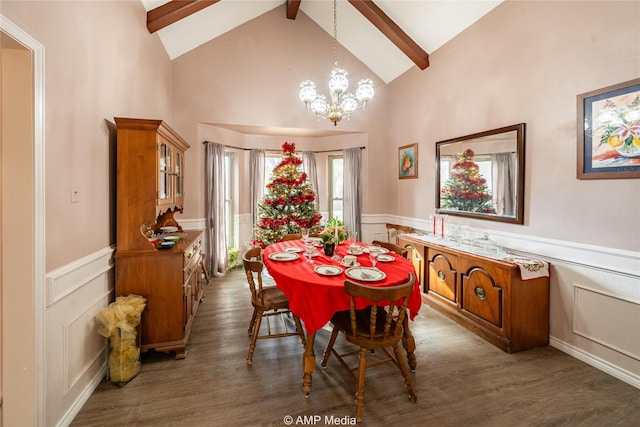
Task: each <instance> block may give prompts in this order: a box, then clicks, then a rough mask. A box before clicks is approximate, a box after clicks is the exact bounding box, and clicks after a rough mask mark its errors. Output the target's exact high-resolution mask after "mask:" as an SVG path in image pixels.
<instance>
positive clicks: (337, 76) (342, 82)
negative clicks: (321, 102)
mask: <svg viewBox="0 0 640 427" xmlns="http://www.w3.org/2000/svg"><path fill="white" fill-rule="evenodd" d="M347 74H348V73H347V71H346V70H343V69H342V68H334V69H333V70H332V71H331V74H330V75H329V90H330V91H331V92H332V93H335V94H338V95H340V94H341V93H343V92H344V91H345V90H347V88H348V87H349V80H347Z"/></svg>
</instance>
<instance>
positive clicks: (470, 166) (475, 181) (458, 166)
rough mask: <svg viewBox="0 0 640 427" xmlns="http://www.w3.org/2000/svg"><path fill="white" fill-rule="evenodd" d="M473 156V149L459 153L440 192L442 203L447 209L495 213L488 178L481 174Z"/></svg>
mask: <svg viewBox="0 0 640 427" xmlns="http://www.w3.org/2000/svg"><path fill="white" fill-rule="evenodd" d="M473 156H474V152H473V150H471V149H467V150H465V151H463V152H461V153H458V154H457V156H456V157H457V159H456V162H455V163H454V164H453V166H452V167H451V173H450V174H449V179H448V180H447V182H446V183H445V185H444V188H443V189H442V192H441V193H440V204H441V206H442V207H443V208H446V209H458V210H461V211H467V212H483V213H495V209H494V207H493V202H492V201H491V192H490V191H489V188H488V187H487V180H486V179H485V178H483V177H482V175H480V172H479V169H478V164H477V163H476V162H475V161H474V160H473Z"/></svg>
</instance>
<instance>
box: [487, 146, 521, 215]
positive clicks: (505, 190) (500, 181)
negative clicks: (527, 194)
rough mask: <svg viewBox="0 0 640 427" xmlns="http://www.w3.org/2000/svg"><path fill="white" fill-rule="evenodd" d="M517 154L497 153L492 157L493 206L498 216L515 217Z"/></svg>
mask: <svg viewBox="0 0 640 427" xmlns="http://www.w3.org/2000/svg"><path fill="white" fill-rule="evenodd" d="M516 162H517V157H516V153H496V154H493V155H492V156H491V165H492V166H491V167H492V178H491V181H492V183H493V185H492V186H493V189H492V191H493V205H494V207H495V209H496V213H497V214H498V215H507V216H515V214H516V212H515V205H514V203H515V200H516V187H515V185H516V173H517V170H516V169H517V166H516Z"/></svg>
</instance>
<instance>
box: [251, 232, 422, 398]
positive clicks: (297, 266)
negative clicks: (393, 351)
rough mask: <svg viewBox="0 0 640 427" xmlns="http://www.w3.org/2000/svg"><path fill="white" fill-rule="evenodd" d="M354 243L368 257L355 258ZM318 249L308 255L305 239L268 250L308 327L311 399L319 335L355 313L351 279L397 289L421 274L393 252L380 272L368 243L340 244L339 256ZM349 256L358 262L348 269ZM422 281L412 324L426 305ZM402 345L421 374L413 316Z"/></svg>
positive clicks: (275, 274) (306, 387)
mask: <svg viewBox="0 0 640 427" xmlns="http://www.w3.org/2000/svg"><path fill="white" fill-rule="evenodd" d="M351 245H357V246H361V247H362V250H363V251H362V253H361V254H357V251H356V254H352V253H351V248H350V247H351ZM318 246H320V247H316V248H315V251H314V254H313V255H311V256H308V255H306V253H308V252H306V251H305V244H304V242H303V240H289V241H281V242H277V243H274V244H272V245H269V246H267V247H266V248H265V249H264V250H263V251H262V259H263V263H264V265H265V267H266V268H267V271H268V272H269V274H270V275H271V277H272V278H273V279H274V281H275V283H276V286H277V287H278V288H279V289H280V290H281V291H282V292H283V293H284V294H285V295H286V296H287V298H288V300H289V309H290V310H291V312H293V314H295V315H296V316H297V317H298V318H299V319H300V320H301V321H302V322H303V324H304V329H305V333H306V344H305V350H304V355H303V360H302V369H303V372H304V373H303V380H302V391H303V393H304V395H305V396H309V394H310V393H311V384H312V374H313V371H314V369H315V364H316V358H315V352H314V349H313V347H314V342H315V336H316V332H317V331H318V330H320V329H321V328H323V327H324V326H325V325H326V324H327V323H329V321H330V320H331V318H332V316H333V315H334V314H335V313H337V312H339V311H344V310H349V307H350V297H349V295H347V293H346V292H345V290H344V282H345V280H351V281H353V282H356V283H360V284H365V285H368V286H376V287H378V286H395V285H400V284H402V283H405V282H406V281H407V280H408V279H409V274H410V273H413V274H414V275H415V274H416V272H415V268H414V266H413V264H412V263H411V262H410V261H409V260H407V259H406V258H403V257H402V256H400V255H397V254H395V253H393V252H386V253H385V254H384V256H383V257H380V258H379V261H378V262H377V265H376V268H373V266H372V261H371V260H370V259H369V254H368V249H369V247H370V246H371V245H369V244H367V243H363V242H355V241H346V242H343V243H342V244H339V245H336V248H335V250H334V252H335V253H337V255H338V257H336V258H334V257H330V256H327V255H325V254H324V251H323V248H322V247H321V245H318ZM378 249H380V248H378ZM345 255H353V256H354V257H355V262H353V264H350V265H343V264H342V262H343V259H344V256H345ZM309 260H312V261H313V262H309ZM418 282H419V280H418V277H417V276H416V279H415V286H414V288H413V293H412V294H411V297H410V298H409V302H408V304H407V309H408V313H409V316H408V317H409V319H411V320H414V318H415V317H416V315H417V314H418V312H419V311H420V307H421V305H422V296H421V292H420V284H419V283H418ZM372 304H373V303H372V302H371V301H369V300H367V299H365V298H357V299H356V300H355V306H356V309H364V308H366V307H368V306H370V305H372ZM402 345H403V347H404V349H405V351H406V353H407V359H408V364H409V367H410V368H411V370H415V369H416V359H415V355H414V351H415V340H414V338H413V336H412V335H411V330H410V328H409V321H408V320H407V318H405V322H404V327H403V337H402Z"/></svg>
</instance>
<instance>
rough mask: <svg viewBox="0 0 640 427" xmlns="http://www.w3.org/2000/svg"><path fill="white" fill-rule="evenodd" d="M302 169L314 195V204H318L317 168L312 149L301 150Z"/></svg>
mask: <svg viewBox="0 0 640 427" xmlns="http://www.w3.org/2000/svg"><path fill="white" fill-rule="evenodd" d="M302 169H303V170H304V171H305V172H306V173H307V176H308V178H309V182H310V183H311V189H312V190H313V194H315V195H316V204H319V200H318V169H317V167H316V155H315V153H314V152H313V151H303V152H302Z"/></svg>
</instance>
